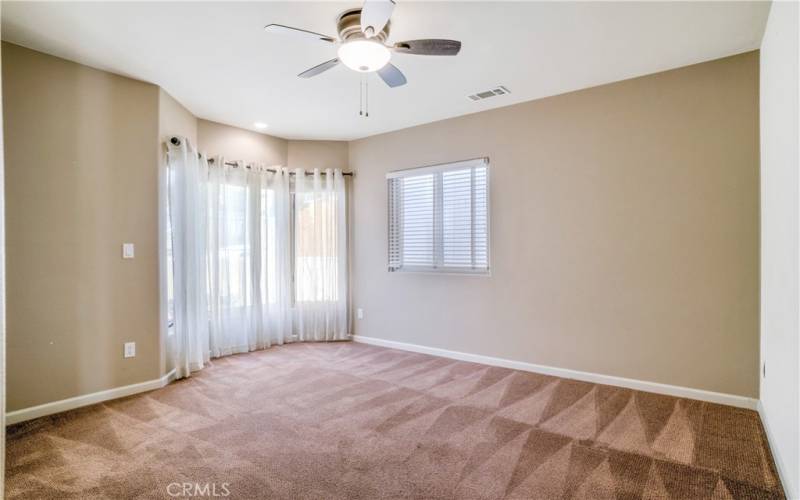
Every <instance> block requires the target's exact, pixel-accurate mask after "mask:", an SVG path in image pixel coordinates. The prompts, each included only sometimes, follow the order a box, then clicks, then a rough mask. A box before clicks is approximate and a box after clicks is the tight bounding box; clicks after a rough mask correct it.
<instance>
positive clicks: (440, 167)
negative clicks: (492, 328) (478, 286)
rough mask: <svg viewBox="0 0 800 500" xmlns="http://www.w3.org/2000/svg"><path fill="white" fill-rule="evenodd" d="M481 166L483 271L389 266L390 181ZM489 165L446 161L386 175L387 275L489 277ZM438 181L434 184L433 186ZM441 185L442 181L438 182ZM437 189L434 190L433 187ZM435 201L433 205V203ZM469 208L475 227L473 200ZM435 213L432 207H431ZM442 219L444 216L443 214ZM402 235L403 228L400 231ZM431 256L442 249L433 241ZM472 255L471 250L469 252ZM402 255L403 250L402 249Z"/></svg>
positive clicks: (484, 159) (482, 161) (478, 160)
mask: <svg viewBox="0 0 800 500" xmlns="http://www.w3.org/2000/svg"><path fill="white" fill-rule="evenodd" d="M480 166H483V167H485V168H486V268H482V267H481V268H473V267H464V266H443V265H442V266H438V265H436V264H435V263H434V265H433V266H420V265H404V264H403V263H402V257H401V263H400V266H399V267H397V268H393V267H392V265H391V264H392V262H391V261H392V248H391V247H392V234H391V233H392V213H393V212H392V203H393V199H392V187H391V181H392V179H398V178H403V177H413V176H421V175H426V174H441V173H442V172H448V171H457V170H463V169H466V168H472V169H474V168H477V167H480ZM491 170H492V169H491V162H490V161H489V157H477V158H470V159H466V160H458V161H453V162H445V163H437V164H434V165H426V166H422V167H416V168H410V169H403V170H394V171H391V172H388V173H387V174H386V187H387V217H386V220H387V227H386V235H387V271H388V272H389V273H415V274H439V275H441V274H452V275H462V276H482V277H489V276H491V271H492V255H491V247H492V243H491V241H492V237H491V234H492V232H491ZM436 184H437V182H436V181H434V185H436ZM438 184H441V180H440V181H439V182H438ZM434 189H436V188H434ZM470 189H471V191H472V192H473V194H474V185H472V186H470ZM436 197H437V193H436V192H435V193H434V198H436ZM435 203H436V202H434V204H435ZM471 209H472V211H473V216H472V217H473V222H472V223H473V224H474V213H475V212H474V210H475V200H474V199H473V200H472V202H471ZM434 210H435V208H434ZM442 217H443V215H442ZM442 223H443V222H442V220H438V218H437V219H436V220H434V225H441V224H442ZM399 230H400V231H401V232H402V228H401V229H399ZM433 251H434V253H438V252H440V251H441V248H437V246H436V242H435V241H434V249H433ZM472 251H473V253H474V249H473V250H472ZM401 254H402V250H401Z"/></svg>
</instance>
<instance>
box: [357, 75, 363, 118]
mask: <svg viewBox="0 0 800 500" xmlns="http://www.w3.org/2000/svg"><path fill="white" fill-rule="evenodd" d="M358 116H364V75H361V79H360V80H359V81H358Z"/></svg>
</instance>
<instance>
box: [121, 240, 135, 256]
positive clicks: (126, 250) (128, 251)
mask: <svg viewBox="0 0 800 500" xmlns="http://www.w3.org/2000/svg"><path fill="white" fill-rule="evenodd" d="M133 253H134V249H133V243H123V244H122V258H123V259H132V258H133Z"/></svg>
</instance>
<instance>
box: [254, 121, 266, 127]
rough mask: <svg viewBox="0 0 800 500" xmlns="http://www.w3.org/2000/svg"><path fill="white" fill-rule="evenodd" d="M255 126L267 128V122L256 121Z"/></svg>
mask: <svg viewBox="0 0 800 500" xmlns="http://www.w3.org/2000/svg"><path fill="white" fill-rule="evenodd" d="M253 126H254V127H255V128H267V124H266V123H263V122H255V123H254V124H253Z"/></svg>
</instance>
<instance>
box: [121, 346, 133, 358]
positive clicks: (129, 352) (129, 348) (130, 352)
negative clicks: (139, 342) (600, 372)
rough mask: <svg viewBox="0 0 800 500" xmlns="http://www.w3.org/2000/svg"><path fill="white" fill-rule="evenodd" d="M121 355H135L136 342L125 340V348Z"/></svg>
mask: <svg viewBox="0 0 800 500" xmlns="http://www.w3.org/2000/svg"><path fill="white" fill-rule="evenodd" d="M122 357H124V358H135V357H136V342H125V349H124V351H123V353H122Z"/></svg>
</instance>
